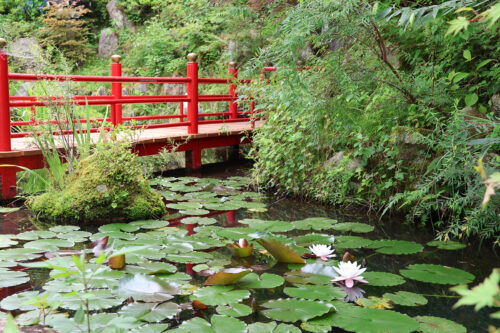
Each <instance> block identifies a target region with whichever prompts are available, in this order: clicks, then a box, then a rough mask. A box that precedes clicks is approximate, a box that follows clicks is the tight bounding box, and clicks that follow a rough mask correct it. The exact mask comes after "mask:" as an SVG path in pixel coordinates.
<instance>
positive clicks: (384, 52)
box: [370, 21, 403, 82]
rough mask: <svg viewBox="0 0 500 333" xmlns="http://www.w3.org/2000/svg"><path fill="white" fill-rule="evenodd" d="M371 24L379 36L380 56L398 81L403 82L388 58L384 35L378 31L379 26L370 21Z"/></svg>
mask: <svg viewBox="0 0 500 333" xmlns="http://www.w3.org/2000/svg"><path fill="white" fill-rule="evenodd" d="M370 24H371V25H372V27H373V30H374V31H375V34H376V35H377V39H378V47H379V49H380V54H379V55H378V56H379V57H380V59H381V60H382V61H383V62H384V63H385V64H386V65H387V66H388V67H389V68H390V69H391V71H392V72H393V73H394V75H396V77H397V78H398V80H399V81H400V82H403V79H402V78H401V76H400V75H399V73H398V71H397V70H396V68H394V66H392V64H391V62H390V61H389V59H388V58H387V48H386V47H385V42H384V39H383V38H382V34H381V33H380V30H379V29H378V27H377V25H376V24H375V23H374V22H373V21H370Z"/></svg>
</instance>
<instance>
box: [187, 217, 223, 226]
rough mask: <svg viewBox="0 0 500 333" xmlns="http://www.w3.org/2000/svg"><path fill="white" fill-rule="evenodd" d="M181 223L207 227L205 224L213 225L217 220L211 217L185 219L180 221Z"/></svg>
mask: <svg viewBox="0 0 500 333" xmlns="http://www.w3.org/2000/svg"><path fill="white" fill-rule="evenodd" d="M181 223H184V224H199V225H207V224H215V223H217V220H216V219H214V218H212V217H199V216H193V217H186V218H183V219H182V220H181Z"/></svg>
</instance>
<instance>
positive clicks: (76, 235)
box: [57, 230, 92, 243]
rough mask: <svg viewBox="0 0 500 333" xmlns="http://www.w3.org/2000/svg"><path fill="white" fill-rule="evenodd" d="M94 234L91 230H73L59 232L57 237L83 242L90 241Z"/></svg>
mask: <svg viewBox="0 0 500 333" xmlns="http://www.w3.org/2000/svg"><path fill="white" fill-rule="evenodd" d="M90 236H92V234H91V233H90V232H87V231H80V230H77V231H72V232H68V233H58V234H57V238H59V239H67V240H69V241H71V242H75V243H81V242H86V241H88V238H89V237H90Z"/></svg>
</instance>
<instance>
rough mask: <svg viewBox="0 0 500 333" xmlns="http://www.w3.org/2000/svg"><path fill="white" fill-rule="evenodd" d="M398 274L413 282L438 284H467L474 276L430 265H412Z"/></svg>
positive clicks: (445, 267)
mask: <svg viewBox="0 0 500 333" xmlns="http://www.w3.org/2000/svg"><path fill="white" fill-rule="evenodd" d="M399 272H400V273H401V275H403V276H405V277H407V278H410V279H413V280H417V281H422V282H430V283H438V284H459V283H469V282H472V281H473V280H474V275H472V274H470V273H468V272H466V271H463V270H461V269H458V268H453V267H448V266H441V265H432V264H414V265H410V266H408V267H406V269H402V270H400V271H399Z"/></svg>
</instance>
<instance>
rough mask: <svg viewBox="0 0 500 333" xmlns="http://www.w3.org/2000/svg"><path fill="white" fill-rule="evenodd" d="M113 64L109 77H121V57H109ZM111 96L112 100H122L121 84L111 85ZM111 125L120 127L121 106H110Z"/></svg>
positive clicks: (114, 83)
mask: <svg viewBox="0 0 500 333" xmlns="http://www.w3.org/2000/svg"><path fill="white" fill-rule="evenodd" d="M111 60H112V61H113V63H112V64H111V76H122V64H120V61H122V57H120V56H119V55H113V56H111ZM111 94H112V95H113V97H114V98H116V99H119V98H122V83H121V82H113V83H111ZM111 123H112V124H113V126H116V125H120V124H121V123H122V105H121V104H111Z"/></svg>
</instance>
